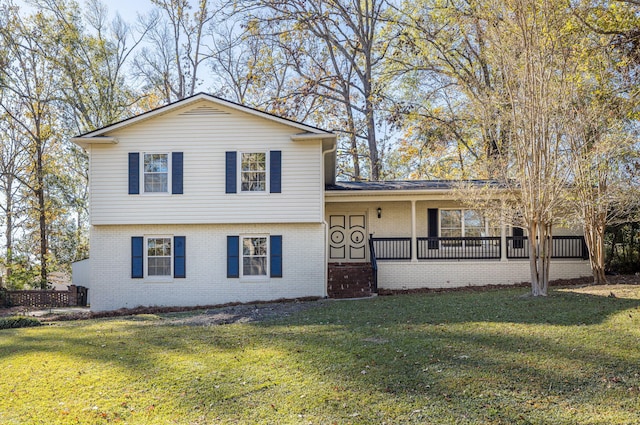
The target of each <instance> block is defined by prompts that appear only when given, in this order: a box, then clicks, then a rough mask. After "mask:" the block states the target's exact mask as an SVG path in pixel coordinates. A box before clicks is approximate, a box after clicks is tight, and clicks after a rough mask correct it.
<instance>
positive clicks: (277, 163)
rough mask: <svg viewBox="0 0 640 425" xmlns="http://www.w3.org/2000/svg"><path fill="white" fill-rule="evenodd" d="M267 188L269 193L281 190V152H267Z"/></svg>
mask: <svg viewBox="0 0 640 425" xmlns="http://www.w3.org/2000/svg"><path fill="white" fill-rule="evenodd" d="M269 173H270V175H269V188H270V189H269V190H270V191H271V193H281V191H282V152H281V151H271V152H270V153H269Z"/></svg>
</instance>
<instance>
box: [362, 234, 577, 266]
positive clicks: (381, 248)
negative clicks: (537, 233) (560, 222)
mask: <svg viewBox="0 0 640 425" xmlns="http://www.w3.org/2000/svg"><path fill="white" fill-rule="evenodd" d="M417 245H418V246H417V258H418V259H419V260H499V259H500V258H501V257H502V244H501V243H500V237H498V236H490V237H474V238H471V237H464V238H453V237H451V238H436V237H428V238H417ZM369 250H370V251H371V252H372V253H375V257H376V259H377V260H410V259H411V254H412V248H411V238H374V237H373V236H372V237H371V238H370V239H369ZM506 254H507V258H509V259H521V258H529V243H528V240H527V237H526V236H509V237H507V252H506ZM551 257H552V258H580V259H588V258H589V252H588V251H587V246H586V244H585V242H584V237H582V236H554V237H553V242H552V253H551Z"/></svg>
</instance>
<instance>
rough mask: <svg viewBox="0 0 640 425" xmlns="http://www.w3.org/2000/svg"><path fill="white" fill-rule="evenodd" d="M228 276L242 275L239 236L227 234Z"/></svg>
mask: <svg viewBox="0 0 640 425" xmlns="http://www.w3.org/2000/svg"><path fill="white" fill-rule="evenodd" d="M227 277H240V237H239V236H227Z"/></svg>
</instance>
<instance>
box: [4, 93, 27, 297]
mask: <svg viewBox="0 0 640 425" xmlns="http://www.w3.org/2000/svg"><path fill="white" fill-rule="evenodd" d="M2 97H3V98H2V100H1V101H0V103H2V104H4V105H7V106H8V107H10V108H11V109H13V108H12V107H11V106H9V104H10V102H11V101H10V100H9V99H6V98H5V96H2ZM22 138H23V133H22V132H21V131H20V128H18V127H17V125H16V123H15V122H14V121H13V120H11V119H9V117H8V116H7V114H2V115H0V197H1V199H0V210H1V211H2V214H3V218H4V220H2V221H1V222H3V225H4V253H5V255H4V261H3V263H4V267H5V276H6V279H7V283H8V284H9V285H11V284H12V281H13V279H12V273H13V269H14V265H15V264H14V262H15V259H16V258H17V255H16V250H15V243H14V238H15V235H16V231H17V230H18V229H20V228H21V224H22V222H23V221H24V219H23V216H24V206H25V205H24V202H25V199H24V196H23V194H24V186H23V183H22V182H23V181H24V179H25V171H26V169H27V164H28V156H27V152H26V151H25V146H24V145H23V143H22Z"/></svg>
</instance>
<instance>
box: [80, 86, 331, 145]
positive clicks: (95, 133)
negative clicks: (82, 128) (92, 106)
mask: <svg viewBox="0 0 640 425" xmlns="http://www.w3.org/2000/svg"><path fill="white" fill-rule="evenodd" d="M200 100H207V101H210V102H213V103H215V104H218V105H221V106H226V107H228V108H231V109H235V110H237V111H241V112H245V113H248V114H251V115H255V116H258V117H261V118H265V119H268V120H271V121H275V122H278V123H280V124H284V125H288V126H290V127H294V128H297V129H299V130H301V131H302V132H303V133H306V134H309V135H320V136H323V137H328V138H335V137H336V136H335V134H334V133H333V132H331V131H327V130H323V129H321V128H318V127H313V126H310V125H307V124H303V123H300V122H297V121H294V120H290V119H288V118H282V117H279V116H277V115H273V114H270V113H268V112H263V111H260V110H258V109H255V108H250V107H248V106H244V105H241V104H239V103H235V102H231V101H229V100H225V99H222V98H220V97H217V96H213V95H210V94H207V93H202V92H201V93H197V94H194V95H193V96H190V97H187V98H184V99H181V100H178V101H176V102H173V103H169V104H167V105H164V106H161V107H159V108H156V109H152V110H150V111H147V112H143V113H141V114H138V115H134V116H133V117H130V118H126V119H124V120H122V121H118V122H116V123H113V124H110V125H107V126H106V127H102V128H99V129H97V130H92V131H89V132H87V133H84V134H80V135H78V136H76V137H74V138H73V139H86V138H92V137H103V136H104V135H105V134H106V133H109V132H110V131H114V130H117V129H120V128H123V127H127V126H130V125H133V124H136V123H138V122H140V121H145V120H148V119H150V118H154V117H157V116H159V115H163V114H166V113H168V112H171V111H173V110H175V109H178V108H181V107H184V106H186V105H189V104H190V103H195V102H198V101H200ZM73 139H72V141H73Z"/></svg>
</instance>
